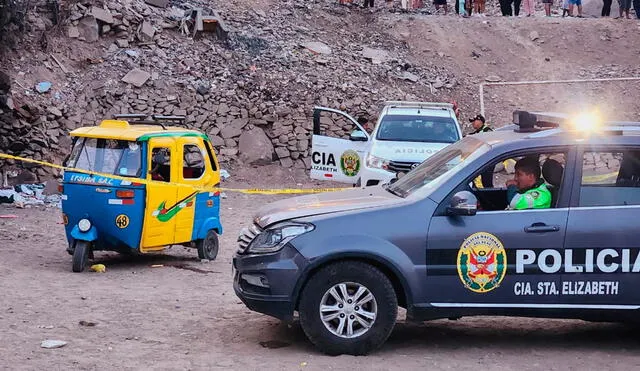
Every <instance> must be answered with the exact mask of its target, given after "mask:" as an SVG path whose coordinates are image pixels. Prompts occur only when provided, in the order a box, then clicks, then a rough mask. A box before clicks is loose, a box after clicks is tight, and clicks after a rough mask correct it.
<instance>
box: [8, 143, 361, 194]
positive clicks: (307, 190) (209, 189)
mask: <svg viewBox="0 0 640 371" xmlns="http://www.w3.org/2000/svg"><path fill="white" fill-rule="evenodd" d="M2 158H3V159H8V160H15V161H21V162H28V163H32V164H37V165H41V166H46V167H50V168H54V169H59V170H63V171H70V172H76V173H82V174H87V175H93V176H101V177H104V178H110V179H115V180H121V181H127V182H133V183H139V184H145V185H149V184H164V185H167V184H171V185H184V184H182V183H175V182H163V181H159V180H148V179H141V178H132V177H124V176H119V175H114V174H106V173H100V172H97V171H90V170H83V169H77V168H71V167H67V166H62V165H57V164H54V163H51V162H46V161H40V160H34V159H30V158H24V157H19V156H13V155H8V154H5V153H0V159H2ZM134 179H135V180H134ZM192 187H193V188H194V189H196V190H199V191H206V192H217V191H219V192H237V193H244V194H261V195H277V194H310V193H324V192H337V191H344V190H347V189H353V187H343V188H282V189H262V188H227V187H202V186H196V185H194V186H192Z"/></svg>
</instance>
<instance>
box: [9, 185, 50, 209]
mask: <svg viewBox="0 0 640 371" xmlns="http://www.w3.org/2000/svg"><path fill="white" fill-rule="evenodd" d="M45 187H46V184H45V183H41V184H18V185H16V186H15V187H13V188H9V189H0V204H14V205H15V207H17V208H19V209H23V208H25V206H27V205H31V206H36V205H41V206H50V207H54V206H55V207H58V208H60V207H61V206H62V205H61V200H62V197H61V196H60V195H59V194H49V195H47V194H45V193H48V192H45Z"/></svg>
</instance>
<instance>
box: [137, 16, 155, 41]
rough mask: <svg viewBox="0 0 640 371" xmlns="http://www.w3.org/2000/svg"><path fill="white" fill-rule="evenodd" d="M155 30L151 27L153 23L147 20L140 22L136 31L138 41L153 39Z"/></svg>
mask: <svg viewBox="0 0 640 371" xmlns="http://www.w3.org/2000/svg"><path fill="white" fill-rule="evenodd" d="M155 34H156V30H155V28H153V25H152V24H151V22H149V21H146V20H145V21H144V22H142V25H140V31H139V32H138V39H140V41H151V40H153V36H155Z"/></svg>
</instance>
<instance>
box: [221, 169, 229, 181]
mask: <svg viewBox="0 0 640 371" xmlns="http://www.w3.org/2000/svg"><path fill="white" fill-rule="evenodd" d="M229 177H231V174H229V172H228V171H226V170H225V169H220V178H222V180H227V178H229Z"/></svg>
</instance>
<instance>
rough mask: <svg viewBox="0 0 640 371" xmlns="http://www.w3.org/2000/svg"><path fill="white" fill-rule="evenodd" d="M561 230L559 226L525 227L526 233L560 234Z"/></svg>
mask: <svg viewBox="0 0 640 371" xmlns="http://www.w3.org/2000/svg"><path fill="white" fill-rule="evenodd" d="M559 230H560V226H559V225H546V224H544V223H533V224H531V225H530V226H528V227H524V231H525V232H526V233H545V232H558V231H559Z"/></svg>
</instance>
